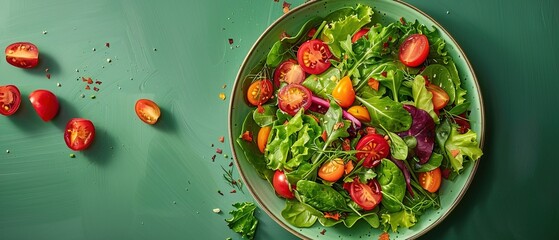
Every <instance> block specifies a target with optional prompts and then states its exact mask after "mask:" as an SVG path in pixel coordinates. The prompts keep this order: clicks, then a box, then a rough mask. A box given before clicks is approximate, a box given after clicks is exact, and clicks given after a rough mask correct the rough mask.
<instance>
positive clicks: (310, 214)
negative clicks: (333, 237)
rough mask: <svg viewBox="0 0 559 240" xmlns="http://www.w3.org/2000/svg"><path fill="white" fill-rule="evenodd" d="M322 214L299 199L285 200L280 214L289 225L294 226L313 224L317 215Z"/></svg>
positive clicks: (304, 226) (303, 226)
mask: <svg viewBox="0 0 559 240" xmlns="http://www.w3.org/2000/svg"><path fill="white" fill-rule="evenodd" d="M322 215H323V214H322V213H321V212H320V211H318V210H316V209H314V208H313V207H311V206H309V205H308V204H305V203H302V202H299V201H290V200H287V201H286V205H285V208H284V209H283V210H282V211H281V216H282V217H283V218H284V219H285V220H286V221H287V222H288V223H289V224H291V225H293V226H295V227H302V228H306V227H311V226H312V225H314V223H315V222H316V220H317V219H318V217H319V216H322Z"/></svg>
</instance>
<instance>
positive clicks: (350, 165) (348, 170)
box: [344, 161, 355, 175]
mask: <svg viewBox="0 0 559 240" xmlns="http://www.w3.org/2000/svg"><path fill="white" fill-rule="evenodd" d="M353 168H355V167H354V166H353V162H352V161H348V162H347V163H346V164H345V167H344V172H345V175H348V174H349V173H351V171H353Z"/></svg>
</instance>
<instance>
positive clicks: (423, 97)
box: [411, 75, 439, 123]
mask: <svg viewBox="0 0 559 240" xmlns="http://www.w3.org/2000/svg"><path fill="white" fill-rule="evenodd" d="M411 90H412V93H413V101H414V106H415V107H416V108H419V109H421V110H424V111H426V112H427V113H429V115H431V117H432V118H433V121H435V123H439V116H438V115H437V113H436V112H435V109H434V108H433V94H431V92H429V91H428V90H427V88H426V87H425V78H423V76H421V75H417V76H416V77H415V78H414V79H413V85H412V87H411Z"/></svg>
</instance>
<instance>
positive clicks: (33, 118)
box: [8, 99, 56, 134]
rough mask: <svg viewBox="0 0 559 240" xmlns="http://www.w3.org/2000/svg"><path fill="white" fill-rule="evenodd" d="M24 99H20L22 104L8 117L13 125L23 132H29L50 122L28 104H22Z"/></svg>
mask: <svg viewBox="0 0 559 240" xmlns="http://www.w3.org/2000/svg"><path fill="white" fill-rule="evenodd" d="M24 100H25V99H22V104H21V105H20V106H19V109H18V110H17V112H15V113H14V114H13V115H11V116H9V117H8V119H9V120H10V121H11V122H12V123H13V125H14V126H15V127H17V128H18V129H20V130H21V131H23V132H26V133H30V134H31V133H34V132H36V130H38V129H41V128H44V127H45V124H52V123H49V122H44V121H43V120H42V119H41V118H40V117H39V115H37V113H36V112H35V109H33V107H32V106H31V105H30V104H24V102H23V101H24ZM26 103H27V102H26ZM55 118H56V117H55Z"/></svg>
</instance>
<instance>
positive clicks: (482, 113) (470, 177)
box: [227, 0, 485, 239]
mask: <svg viewBox="0 0 559 240" xmlns="http://www.w3.org/2000/svg"><path fill="white" fill-rule="evenodd" d="M331 1H332V0H331ZM341 1H343V0H341ZM320 2H323V0H311V1H308V2H305V3H303V4H301V5H299V6H297V7H295V8H293V9H291V10H290V11H289V12H287V13H285V14H283V15H281V16H280V17H279V18H278V19H276V20H275V21H274V22H273V23H271V24H270V25H269V26H268V27H267V28H266V29H265V30H264V31H263V32H262V33H261V34H260V35H259V37H258V38H257V40H256V41H255V42H254V43H253V44H252V46H251V48H250V49H249V51H248V53H247V55H246V56H245V58H244V59H243V62H242V64H241V65H240V67H239V71H238V72H237V75H236V77H235V82H234V84H233V87H232V90H231V95H230V96H231V98H230V99H229V108H228V116H227V117H228V134H229V140H230V141H229V144H230V148H231V151H232V156H233V158H234V160H235V161H234V162H235V165H236V167H237V169H238V171H239V175H240V176H241V179H242V181H244V182H245V183H247V179H246V177H245V174H244V173H243V170H242V169H241V168H240V163H239V159H238V158H237V152H236V151H235V146H234V145H235V143H236V141H235V139H236V136H233V121H232V114H233V107H232V105H233V101H234V98H233V96H235V92H236V91H237V89H238V85H239V84H241V81H242V80H243V79H241V78H242V77H243V76H241V74H242V72H243V69H245V68H246V67H247V65H248V60H249V59H250V58H251V57H252V55H253V54H254V52H255V48H256V46H258V45H259V44H260V43H261V42H262V41H263V39H264V37H265V36H266V35H267V34H268V32H270V31H271V30H272V29H273V28H274V27H276V25H278V24H279V23H280V22H282V21H283V20H284V19H287V18H289V17H291V15H293V14H295V13H297V12H299V11H302V10H304V9H305V8H307V7H309V6H312V5H314V4H319V3H320ZM371 2H373V1H371ZM392 2H395V3H396V4H401V5H402V6H403V7H407V8H409V9H410V10H412V11H415V12H417V13H418V14H420V15H422V16H423V17H425V18H427V19H429V20H430V21H431V22H432V23H433V24H434V26H435V27H436V28H437V29H438V30H440V31H442V32H443V34H444V35H446V36H448V38H449V39H450V41H452V43H453V44H454V46H456V51H457V52H458V53H459V54H460V56H462V58H463V61H464V62H465V63H466V66H467V68H468V71H469V72H470V73H471V74H472V81H473V84H474V86H475V89H477V93H476V94H477V98H478V101H479V104H480V108H479V112H480V116H479V117H480V131H479V133H477V134H479V140H478V143H479V147H480V149H481V150H482V151H483V146H484V139H485V109H484V104H483V97H482V94H481V92H482V91H481V88H480V85H479V82H478V80H477V75H476V74H475V71H474V69H473V67H472V64H471V63H470V61H469V59H468V57H467V56H466V54H465V53H464V51H463V50H462V48H461V47H460V45H459V44H458V42H456V40H455V39H454V37H453V36H452V35H451V34H450V33H449V32H448V31H447V30H446V29H445V28H444V27H443V26H442V25H441V24H440V23H439V22H437V21H436V20H435V19H434V18H432V17H431V16H430V15H428V14H426V13H425V12H423V11H421V10H420V9H419V8H417V7H415V6H413V5H411V4H409V3H406V2H403V1H401V0H393V1H392ZM480 160H481V158H480V159H478V160H477V161H475V162H474V164H473V166H472V170H471V172H470V174H469V175H468V176H467V180H466V182H465V183H464V187H463V188H462V189H460V192H459V193H458V195H457V197H456V198H455V199H454V200H453V201H452V203H451V204H450V206H449V208H447V209H446V210H445V211H444V213H443V214H442V215H441V216H440V217H439V218H438V219H437V220H435V221H433V222H432V223H431V224H429V225H428V226H427V227H425V228H423V229H422V230H420V231H418V232H417V233H415V234H414V235H413V236H412V237H411V238H412V239H415V238H418V237H420V236H422V235H424V234H425V233H427V232H429V231H430V230H432V229H433V228H435V227H436V226H437V225H439V224H440V223H441V222H442V221H444V219H446V217H448V215H450V213H451V212H452V211H453V210H454V208H456V206H457V205H458V203H459V202H460V201H461V200H462V198H463V197H464V195H465V194H466V192H467V190H468V188H469V187H470V185H471V183H472V181H473V179H474V176H475V174H476V172H477V169H478V167H479V162H480ZM245 186H246V187H247V188H248V189H249V192H250V194H251V196H252V197H253V198H254V199H255V200H256V202H257V203H258V205H260V208H261V209H262V210H264V212H266V214H267V215H268V216H269V217H270V218H271V219H272V220H274V221H275V222H276V223H278V224H279V225H280V226H282V227H283V228H284V229H285V230H287V231H288V232H290V233H292V234H293V235H295V236H296V237H299V238H301V239H311V238H309V237H308V236H305V235H303V234H302V233H301V232H298V231H296V230H295V229H294V227H292V226H290V225H288V224H287V223H285V222H284V221H282V220H281V219H279V218H278V216H276V215H275V214H274V213H272V212H271V210H270V209H269V208H268V207H267V206H266V205H264V204H263V202H262V199H260V197H259V196H258V195H256V194H255V189H254V188H253V186H252V185H250V184H245Z"/></svg>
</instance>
